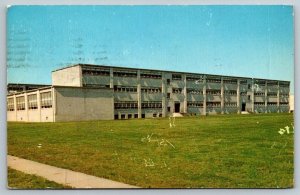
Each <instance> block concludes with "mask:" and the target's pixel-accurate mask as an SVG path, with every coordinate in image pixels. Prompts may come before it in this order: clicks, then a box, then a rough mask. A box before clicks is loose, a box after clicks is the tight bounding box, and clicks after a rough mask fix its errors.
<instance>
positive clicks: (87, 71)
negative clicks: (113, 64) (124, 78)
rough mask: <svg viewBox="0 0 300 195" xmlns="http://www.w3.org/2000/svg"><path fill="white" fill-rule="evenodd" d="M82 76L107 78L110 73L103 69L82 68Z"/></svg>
mask: <svg viewBox="0 0 300 195" xmlns="http://www.w3.org/2000/svg"><path fill="white" fill-rule="evenodd" d="M82 75H83V76H85V75H89V76H98V75H101V76H109V75H110V72H109V69H103V68H83V70H82Z"/></svg>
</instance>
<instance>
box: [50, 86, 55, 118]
mask: <svg viewBox="0 0 300 195" xmlns="http://www.w3.org/2000/svg"><path fill="white" fill-rule="evenodd" d="M51 96H52V110H53V111H52V112H53V122H55V121H56V120H55V116H56V93H55V89H54V87H52V88H51Z"/></svg>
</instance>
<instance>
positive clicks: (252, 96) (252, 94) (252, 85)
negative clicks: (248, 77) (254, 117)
mask: <svg viewBox="0 0 300 195" xmlns="http://www.w3.org/2000/svg"><path fill="white" fill-rule="evenodd" d="M254 83H255V81H254V79H252V81H251V111H252V112H254Z"/></svg>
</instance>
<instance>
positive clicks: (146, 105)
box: [142, 101, 162, 109]
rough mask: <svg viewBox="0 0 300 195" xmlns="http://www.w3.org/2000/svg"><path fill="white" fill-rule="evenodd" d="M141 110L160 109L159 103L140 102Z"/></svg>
mask: <svg viewBox="0 0 300 195" xmlns="http://www.w3.org/2000/svg"><path fill="white" fill-rule="evenodd" d="M142 108H144V109H145V108H146V109H147V108H162V103H161V101H149V102H142Z"/></svg>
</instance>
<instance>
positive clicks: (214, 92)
mask: <svg viewBox="0 0 300 195" xmlns="http://www.w3.org/2000/svg"><path fill="white" fill-rule="evenodd" d="M206 94H207V95H221V90H218V89H207V90H206Z"/></svg>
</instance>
